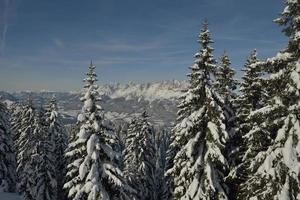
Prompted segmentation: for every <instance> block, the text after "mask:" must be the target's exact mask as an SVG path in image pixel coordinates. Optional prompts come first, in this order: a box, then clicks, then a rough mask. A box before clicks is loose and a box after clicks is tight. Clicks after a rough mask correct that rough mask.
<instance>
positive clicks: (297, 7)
mask: <svg viewBox="0 0 300 200" xmlns="http://www.w3.org/2000/svg"><path fill="white" fill-rule="evenodd" d="M284 2H285V5H286V7H285V9H284V11H283V12H282V14H281V17H280V18H278V19H277V20H275V21H276V22H277V23H279V24H280V25H282V26H283V27H284V28H283V32H284V33H285V34H286V35H287V36H288V37H289V43H288V46H287V48H286V49H284V50H283V51H281V52H280V53H278V54H277V55H276V56H275V57H273V58H270V59H267V60H266V61H265V62H259V63H257V64H256V65H258V66H260V67H263V68H264V70H267V71H268V72H269V73H270V76H269V77H268V78H267V85H266V91H268V92H267V94H268V100H267V102H266V103H265V105H264V106H263V107H262V108H260V109H258V110H256V111H254V112H252V113H250V115H249V118H255V119H256V121H255V122H256V125H255V126H254V127H253V128H252V129H251V131H250V133H251V132H260V137H264V138H266V139H265V140H261V141H260V142H261V143H266V144H264V147H265V148H264V149H262V151H260V152H258V153H257V155H256V156H255V157H254V158H253V159H252V161H251V162H250V167H249V170H250V172H251V174H252V175H251V176H250V177H248V178H247V180H246V181H245V183H244V184H243V185H242V188H241V196H240V199H250V198H252V199H258V200H260V199H278V200H279V199H291V200H292V199H300V178H299V177H300V161H299V157H300V123H299V120H300V61H299V60H300V48H299V44H300V21H299V18H300V12H299V11H300V1H299V0H285V1H284Z"/></svg>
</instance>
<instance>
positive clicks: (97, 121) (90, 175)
mask: <svg viewBox="0 0 300 200" xmlns="http://www.w3.org/2000/svg"><path fill="white" fill-rule="evenodd" d="M94 70H95V66H94V65H93V64H92V63H91V65H90V66H89V71H88V73H87V78H86V79H84V81H85V83H86V84H85V86H84V88H85V90H84V93H83V95H82V98H81V101H82V102H83V104H84V105H83V107H82V112H81V114H79V115H78V124H79V125H80V131H79V133H78V134H77V135H76V138H75V141H74V142H71V143H70V144H69V147H68V151H67V153H66V157H67V160H68V161H69V162H70V163H69V164H68V166H67V182H66V183H65V185H64V188H65V189H66V191H67V193H68V198H69V199H72V200H99V199H103V200H112V199H125V197H126V194H125V192H124V191H125V190H126V189H127V186H126V183H125V182H124V180H123V174H122V172H121V171H120V170H119V169H118V167H117V166H116V164H115V156H116V153H115V152H114V151H113V149H112V147H111V145H110V144H111V139H112V137H114V134H112V133H111V132H110V131H109V130H108V128H107V127H106V126H105V124H104V123H103V118H104V114H103V110H102V108H101V106H99V105H97V101H99V100H100V97H99V94H98V91H97V90H98V86H97V85H96V81H97V75H96V73H95V71H94Z"/></svg>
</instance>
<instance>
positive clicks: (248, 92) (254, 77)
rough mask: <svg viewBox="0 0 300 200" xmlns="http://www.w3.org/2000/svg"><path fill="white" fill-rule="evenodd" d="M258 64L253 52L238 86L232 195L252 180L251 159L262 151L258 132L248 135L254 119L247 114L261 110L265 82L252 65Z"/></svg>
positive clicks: (259, 70) (256, 68)
mask: <svg viewBox="0 0 300 200" xmlns="http://www.w3.org/2000/svg"><path fill="white" fill-rule="evenodd" d="M257 62H259V61H258V60H257V52H256V50H253V52H251V54H250V56H249V58H248V59H247V61H246V63H245V65H244V69H243V70H242V71H243V72H244V75H243V77H242V82H241V84H240V86H241V87H240V89H239V90H240V95H239V96H238V98H237V99H236V101H235V104H236V107H237V124H238V127H237V130H236V135H235V138H234V139H235V143H234V144H233V145H234V147H235V148H236V149H235V151H236V152H235V154H234V155H235V157H236V159H237V162H236V165H235V166H234V168H233V169H232V170H231V173H230V179H231V181H233V185H232V191H234V195H236V192H237V191H239V189H238V188H239V186H240V185H241V183H242V182H243V181H245V179H246V177H247V176H251V172H250V171H249V169H248V168H249V165H250V161H251V159H252V158H253V157H254V156H255V155H256V153H258V152H259V150H261V149H262V148H263V146H260V145H261V144H262V143H261V142H262V141H263V140H264V138H260V137H259V136H260V132H259V131H258V132H253V131H252V132H250V130H251V129H252V127H253V126H255V121H256V119H255V118H252V119H251V120H250V119H249V118H248V116H249V114H250V113H251V112H253V111H255V110H257V109H259V108H261V107H262V105H263V101H264V99H265V98H266V97H265V91H264V90H263V88H264V87H263V84H264V79H263V78H262V69H261V68H260V67H258V66H257V65H255V64H256V63H257Z"/></svg>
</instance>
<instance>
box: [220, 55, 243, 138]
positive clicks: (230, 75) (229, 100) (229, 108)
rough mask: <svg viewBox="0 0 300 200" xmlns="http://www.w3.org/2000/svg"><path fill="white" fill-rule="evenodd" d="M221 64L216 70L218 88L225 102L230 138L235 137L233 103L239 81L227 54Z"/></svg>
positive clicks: (226, 121)
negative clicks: (235, 77) (235, 76)
mask: <svg viewBox="0 0 300 200" xmlns="http://www.w3.org/2000/svg"><path fill="white" fill-rule="evenodd" d="M220 61H221V62H220V64H219V66H218V67H217V68H216V72H215V77H216V83H215V85H216V87H217V91H218V93H219V94H220V96H221V98H222V99H223V101H224V104H223V110H224V116H225V125H226V131H227V132H228V133H229V134H230V136H233V135H234V132H235V131H234V129H235V120H236V116H235V109H234V106H233V101H234V100H235V98H236V94H235V92H234V90H235V89H236V88H237V85H238V81H237V80H235V79H234V75H235V71H234V69H232V68H231V66H230V65H231V62H230V59H229V57H228V55H227V53H226V52H224V54H223V55H222V56H221V58H220Z"/></svg>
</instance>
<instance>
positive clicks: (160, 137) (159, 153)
mask: <svg viewBox="0 0 300 200" xmlns="http://www.w3.org/2000/svg"><path fill="white" fill-rule="evenodd" d="M156 133H157V134H156V138H155V146H156V148H155V151H156V168H155V171H156V172H155V176H156V178H155V180H156V193H157V200H167V199H168V197H169V194H170V191H169V188H168V185H167V179H166V176H165V172H166V165H167V159H166V158H167V150H168V147H169V145H170V144H169V142H170V141H169V136H170V134H169V132H168V130H167V129H165V128H163V129H159V130H157V131H156Z"/></svg>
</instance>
